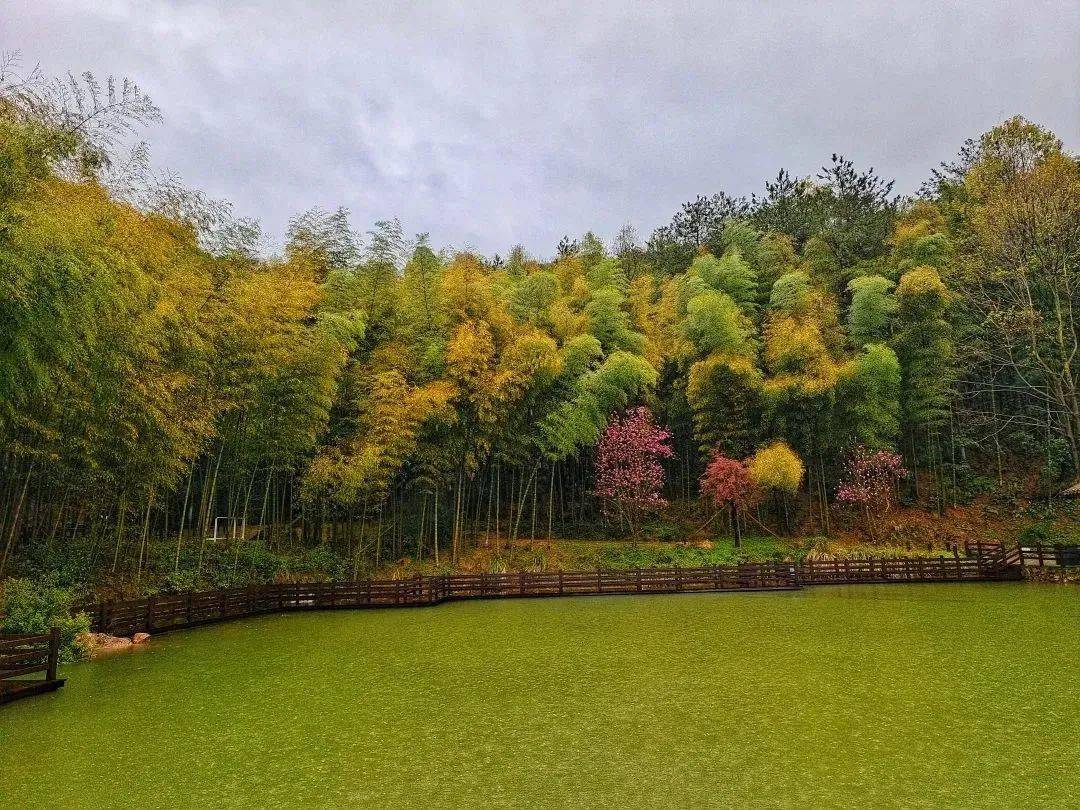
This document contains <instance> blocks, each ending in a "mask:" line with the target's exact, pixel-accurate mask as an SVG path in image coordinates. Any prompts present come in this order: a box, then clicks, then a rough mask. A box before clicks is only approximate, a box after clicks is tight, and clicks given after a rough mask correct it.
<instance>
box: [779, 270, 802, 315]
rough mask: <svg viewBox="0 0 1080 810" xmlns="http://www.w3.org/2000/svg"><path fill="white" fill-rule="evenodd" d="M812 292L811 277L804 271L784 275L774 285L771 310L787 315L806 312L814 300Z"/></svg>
mask: <svg viewBox="0 0 1080 810" xmlns="http://www.w3.org/2000/svg"><path fill="white" fill-rule="evenodd" d="M810 290H811V286H810V276H809V275H807V274H806V273H805V272H804V271H802V270H799V271H794V272H791V273H784V275H782V276H780V278H778V279H777V280H776V282H775V283H774V284H773V287H772V294H771V295H770V296H769V309H771V310H773V311H775V312H783V313H784V314H786V315H795V314H798V313H800V312H805V311H806V309H807V307H809V306H810V302H811V300H812V297H811V295H810Z"/></svg>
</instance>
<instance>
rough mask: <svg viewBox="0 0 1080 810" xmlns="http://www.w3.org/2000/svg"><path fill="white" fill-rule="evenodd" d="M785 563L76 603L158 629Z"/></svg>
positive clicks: (125, 624)
mask: <svg viewBox="0 0 1080 810" xmlns="http://www.w3.org/2000/svg"><path fill="white" fill-rule="evenodd" d="M797 587H799V583H798V579H797V572H796V570H795V567H794V566H793V565H791V564H789V563H769V564H761V565H756V564H755V565H751V564H747V565H738V566H713V567H709V568H634V569H626V570H597V571H551V572H546V571H540V572H533V571H530V572H520V573H512V574H444V575H441V576H430V577H422V576H415V577H412V578H408V579H389V580H363V581H352V582H313V583H303V584H299V583H291V584H269V585H255V586H251V587H246V588H225V589H222V590H217V591H188V592H186V593H180V594H158V595H156V596H150V597H146V598H142V599H128V600H124V601H115V602H100V603H93V604H86V605H80V606H77V607H76V608H75V609H76V611H81V612H85V613H87V614H88V615H89V616H90V624H91V629H92V630H94V631H95V632H103V633H112V634H114V635H130V634H132V633H136V632H149V633H160V632H163V631H165V630H171V629H175V628H181V627H192V626H195V625H200V624H207V623H209V622H217V621H222V620H224V619H233V618H240V617H243V616H255V615H259V614H262V613H276V612H281V611H292V610H328V609H336V608H377V607H407V606H425V605H437V604H440V603H442V602H447V601H452V600H460V599H506V598H513V597H540V596H589V595H599V594H630V593H683V592H695V591H697V592H700V591H735V590H738V591H756V590H791V589H794V588H797Z"/></svg>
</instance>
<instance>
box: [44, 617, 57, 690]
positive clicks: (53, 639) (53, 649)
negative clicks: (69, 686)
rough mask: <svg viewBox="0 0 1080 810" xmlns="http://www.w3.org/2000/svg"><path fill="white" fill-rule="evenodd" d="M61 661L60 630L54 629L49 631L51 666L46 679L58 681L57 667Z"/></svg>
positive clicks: (46, 672) (46, 673)
mask: <svg viewBox="0 0 1080 810" xmlns="http://www.w3.org/2000/svg"><path fill="white" fill-rule="evenodd" d="M59 661H60V628H59V627H54V628H52V629H51V630H49V665H48V669H47V670H46V671H45V679H46V680H49V681H55V680H56V665H57V664H58V663H59Z"/></svg>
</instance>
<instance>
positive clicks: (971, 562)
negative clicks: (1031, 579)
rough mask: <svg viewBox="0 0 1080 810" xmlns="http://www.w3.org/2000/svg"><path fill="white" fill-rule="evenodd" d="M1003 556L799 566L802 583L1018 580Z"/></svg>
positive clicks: (834, 561)
mask: <svg viewBox="0 0 1080 810" xmlns="http://www.w3.org/2000/svg"><path fill="white" fill-rule="evenodd" d="M1017 578H1018V577H1017V575H1016V573H1015V572H1014V571H1013V570H1011V569H1010V568H1009V567H1008V566H1004V565H1002V563H1001V561H1000V559H998V558H994V557H989V556H983V557H974V558H969V557H960V556H959V555H955V556H953V557H876V558H874V557H871V558H869V559H865V560H827V561H810V560H807V561H806V562H804V563H802V564H801V565H799V566H798V579H799V583H800V584H802V585H837V584H857V583H862V582H866V583H891V582H978V581H987V580H1003V579H1017Z"/></svg>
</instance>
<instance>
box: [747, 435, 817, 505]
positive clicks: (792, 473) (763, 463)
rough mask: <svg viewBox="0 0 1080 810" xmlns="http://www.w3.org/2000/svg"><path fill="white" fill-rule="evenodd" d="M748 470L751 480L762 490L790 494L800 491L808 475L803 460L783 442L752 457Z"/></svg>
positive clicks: (761, 449) (766, 447) (776, 443)
mask: <svg viewBox="0 0 1080 810" xmlns="http://www.w3.org/2000/svg"><path fill="white" fill-rule="evenodd" d="M747 468H748V469H749V471H750V478H751V479H752V480H753V482H754V483H755V484H756V485H757V486H758V487H760V488H761V489H762V490H765V491H770V490H772V491H777V492H787V493H789V494H794V493H795V492H796V491H797V490H798V489H799V484H801V483H802V479H803V476H804V475H805V474H806V468H805V467H804V466H803V463H802V459H800V458H799V456H798V454H797V453H795V451H794V450H792V449H791V448H790V447H788V445H787V444H786V443H785V442H781V441H777V442H773V443H772V444H769V445H766V446H765V447H762V448H760V449H759V450H758V451H757V452H756V453H754V455H753V456H751V458H750V460H749V462H748V463H747Z"/></svg>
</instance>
